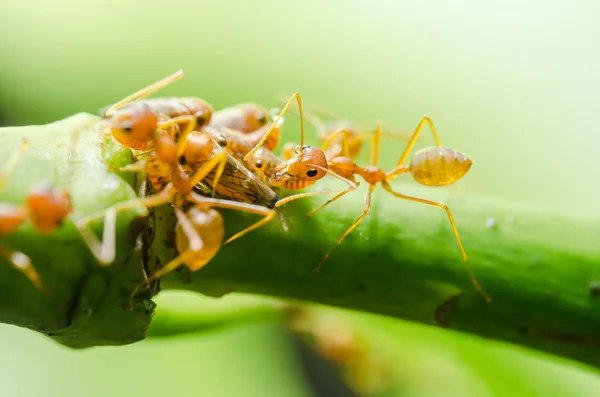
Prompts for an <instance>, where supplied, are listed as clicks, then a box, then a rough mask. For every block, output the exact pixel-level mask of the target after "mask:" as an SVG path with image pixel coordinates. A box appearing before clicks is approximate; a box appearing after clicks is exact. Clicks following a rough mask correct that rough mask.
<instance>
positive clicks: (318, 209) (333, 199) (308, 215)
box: [306, 182, 358, 219]
mask: <svg viewBox="0 0 600 397" xmlns="http://www.w3.org/2000/svg"><path fill="white" fill-rule="evenodd" d="M356 186H358V182H357V183H356ZM355 189H356V188H355V187H353V186H350V187H349V188H347V189H346V190H343V191H341V192H339V193H338V194H336V195H335V196H334V197H332V198H330V199H329V200H327V202H326V203H325V204H323V205H321V206H320V207H318V208H315V209H314V210H312V211H310V212H309V213H308V214H306V217H307V218H309V219H310V217H312V216H313V215H314V214H316V213H317V212H319V211H321V210H322V209H323V208H325V207H327V206H328V205H329V204H331V203H333V202H334V201H335V200H337V199H339V198H340V197H342V196H343V195H345V194H346V193H348V192H350V191H352V190H355Z"/></svg>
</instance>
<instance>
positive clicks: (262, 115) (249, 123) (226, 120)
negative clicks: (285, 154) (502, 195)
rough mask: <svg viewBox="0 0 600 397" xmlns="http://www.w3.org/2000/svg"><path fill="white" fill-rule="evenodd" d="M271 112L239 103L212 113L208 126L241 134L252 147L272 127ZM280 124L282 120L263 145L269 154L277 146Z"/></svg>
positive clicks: (249, 104) (251, 104) (252, 105)
mask: <svg viewBox="0 0 600 397" xmlns="http://www.w3.org/2000/svg"><path fill="white" fill-rule="evenodd" d="M273 112H274V110H267V109H265V108H264V107H262V106H260V105H257V104H254V103H240V104H237V105H234V106H230V107H227V108H224V109H221V110H219V111H216V112H214V113H213V116H212V118H211V120H210V123H209V126H210V127H214V128H217V129H221V128H229V129H232V130H234V131H238V132H241V133H242V134H244V135H245V136H246V137H247V139H248V140H249V141H250V142H252V146H254V145H256V144H257V143H258V142H259V141H260V140H261V138H262V137H263V136H264V135H265V132H266V131H267V130H268V129H269V128H271V126H272V125H273V124H272V123H269V122H270V121H271V120H272V119H273V118H274V117H273V116H274V114H273ZM282 123H283V120H280V122H279V123H278V125H276V126H275V127H274V128H273V130H272V131H271V133H270V135H269V139H268V140H267V141H266V142H265V143H264V147H265V148H267V150H269V151H271V152H272V151H273V150H275V148H276V147H277V145H278V144H279V139H280V137H281V124H282Z"/></svg>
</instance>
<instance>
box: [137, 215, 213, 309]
mask: <svg viewBox="0 0 600 397" xmlns="http://www.w3.org/2000/svg"><path fill="white" fill-rule="evenodd" d="M175 216H176V217H177V222H178V223H179V225H181V229H182V230H183V232H184V233H185V235H186V237H187V239H188V243H189V244H188V249H187V250H186V251H185V252H183V253H181V254H180V255H179V256H177V257H176V258H174V259H173V260H171V261H170V262H169V263H167V265H166V266H164V267H162V268H160V269H158V270H157V271H156V272H155V273H154V274H153V275H152V276H150V277H145V280H144V281H142V282H140V283H139V284H138V285H136V286H135V288H134V289H133V292H132V293H131V295H130V297H129V307H132V306H133V298H134V296H135V294H136V293H137V291H138V290H139V289H140V288H141V287H142V286H144V285H146V284H150V282H151V281H153V280H158V279H159V278H161V277H162V276H164V275H165V274H167V273H169V272H172V271H173V270H175V269H177V268H178V267H179V266H181V265H182V264H184V263H185V261H186V260H187V259H188V257H193V256H194V255H195V254H196V253H197V252H198V251H200V250H201V249H202V248H203V247H204V242H203V241H202V238H201V237H200V235H199V234H198V232H197V231H196V229H195V228H194V225H192V223H191V222H190V220H189V219H188V217H187V216H186V215H185V213H184V212H183V211H182V210H180V209H179V208H177V207H175Z"/></svg>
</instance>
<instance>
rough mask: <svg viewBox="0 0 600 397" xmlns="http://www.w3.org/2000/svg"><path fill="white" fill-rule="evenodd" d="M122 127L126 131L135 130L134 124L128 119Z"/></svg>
mask: <svg viewBox="0 0 600 397" xmlns="http://www.w3.org/2000/svg"><path fill="white" fill-rule="evenodd" d="M121 129H122V130H123V131H125V132H131V131H133V124H132V123H131V121H126V122H125V123H123V126H122V127H121Z"/></svg>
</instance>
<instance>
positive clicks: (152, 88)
mask: <svg viewBox="0 0 600 397" xmlns="http://www.w3.org/2000/svg"><path fill="white" fill-rule="evenodd" d="M182 77H183V70H181V69H180V70H178V71H177V72H175V73H173V74H172V75H170V76H167V77H165V78H163V79H161V80H159V81H156V82H154V83H152V84H150V85H149V86H147V87H144V88H142V89H141V90H139V91H137V92H134V93H133V94H131V95H128V96H126V97H125V98H123V99H121V100H120V101H119V102H117V103H115V104H114V105H112V106H111V107H110V108H108V110H107V111H106V113H105V115H106V117H108V116H110V115H111V114H112V113H113V112H114V111H115V110H117V109H119V108H120V107H122V106H123V105H126V104H127V103H129V102H131V101H135V100H136V99H140V98H143V97H146V96H148V95H150V94H152V93H154V92H156V91H158V90H160V89H161V88H163V87H166V86H168V85H169V84H171V83H173V82H175V81H177V80H179V79H180V78H182Z"/></svg>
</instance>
